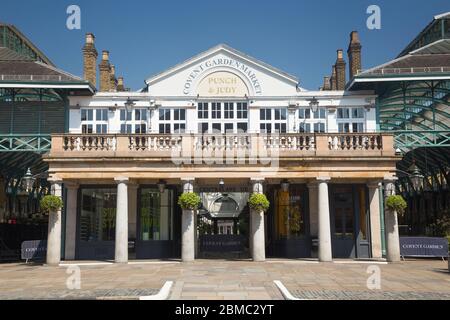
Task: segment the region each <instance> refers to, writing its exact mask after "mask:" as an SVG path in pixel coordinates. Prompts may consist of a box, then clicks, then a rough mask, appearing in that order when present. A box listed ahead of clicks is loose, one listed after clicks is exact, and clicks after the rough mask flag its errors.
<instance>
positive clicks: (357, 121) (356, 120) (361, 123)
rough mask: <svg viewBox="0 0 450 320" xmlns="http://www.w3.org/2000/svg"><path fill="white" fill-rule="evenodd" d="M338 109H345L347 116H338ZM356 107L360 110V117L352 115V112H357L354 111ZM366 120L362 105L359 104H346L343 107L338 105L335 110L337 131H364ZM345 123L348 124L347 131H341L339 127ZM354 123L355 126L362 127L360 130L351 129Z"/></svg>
mask: <svg viewBox="0 0 450 320" xmlns="http://www.w3.org/2000/svg"><path fill="white" fill-rule="evenodd" d="M340 109H347V110H348V117H345V118H338V115H339V110H340ZM358 109H359V110H360V112H361V115H362V117H353V113H354V112H358V111H356V110H358ZM366 121H367V116H366V112H365V109H364V107H361V106H357V107H347V106H345V107H338V108H337V110H336V125H337V129H338V132H339V133H356V132H358V133H359V132H366V130H367V125H366ZM346 124H348V128H349V130H348V132H345V131H343V129H341V128H342V127H344V126H345V125H346ZM355 125H356V126H357V127H359V129H362V130H359V129H357V130H356V131H355V130H353V126H355ZM361 127H362V128H361Z"/></svg>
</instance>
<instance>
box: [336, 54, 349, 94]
mask: <svg viewBox="0 0 450 320" xmlns="http://www.w3.org/2000/svg"><path fill="white" fill-rule="evenodd" d="M335 66H336V67H335V68H336V89H337V90H345V84H346V81H345V60H344V54H343V51H342V49H338V50H337V59H336V64H335Z"/></svg>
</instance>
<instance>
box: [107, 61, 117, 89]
mask: <svg viewBox="0 0 450 320" xmlns="http://www.w3.org/2000/svg"><path fill="white" fill-rule="evenodd" d="M109 76H110V82H111V83H110V86H109V90H110V91H116V90H117V79H116V67H115V66H114V65H113V64H112V65H111V69H110V72H109Z"/></svg>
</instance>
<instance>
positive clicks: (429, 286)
mask: <svg viewBox="0 0 450 320" xmlns="http://www.w3.org/2000/svg"><path fill="white" fill-rule="evenodd" d="M372 265H375V266H376V267H378V268H379V271H380V275H381V283H380V285H381V288H380V290H369V289H368V288H367V279H368V277H369V276H370V275H371V273H368V269H367V268H368V267H369V266H372ZM80 269H81V289H80V290H68V289H67V287H66V281H67V279H68V277H70V275H71V274H70V273H66V271H67V268H66V267H49V266H45V265H34V264H28V265H26V264H23V263H12V264H0V299H59V298H61V299H94V298H97V299H99V298H100V299H108V298H116V299H137V296H138V295H152V294H155V293H156V292H157V291H158V290H159V289H160V288H161V287H162V286H163V284H164V283H165V282H166V281H169V280H170V281H173V282H174V285H173V287H172V290H171V293H170V297H169V298H170V299H177V300H178V299H180V300H184V299H189V300H196V299H201V300H206V299H214V300H224V299H225V300H241V299H244V300H247V299H250V300H267V299H284V298H283V296H282V295H281V293H280V291H279V289H278V288H277V287H276V286H275V285H274V283H273V280H280V281H282V283H283V284H284V285H285V286H286V287H287V289H288V290H289V291H290V292H291V293H292V294H293V295H294V296H297V297H298V298H302V299H450V274H449V273H448V271H447V262H444V261H439V260H417V261H406V262H401V263H397V264H375V263H354V262H353V261H349V260H347V261H336V262H335V263H318V262H316V261H311V260H268V261H266V262H252V261H248V260H240V261H227V260H220V259H214V260H206V259H205V260H196V261H195V262H192V263H180V262H178V261H168V262H161V261H145V262H143V263H141V262H139V261H135V262H133V263H132V264H100V265H81V266H80Z"/></svg>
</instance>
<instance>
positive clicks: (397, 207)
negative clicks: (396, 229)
mask: <svg viewBox="0 0 450 320" xmlns="http://www.w3.org/2000/svg"><path fill="white" fill-rule="evenodd" d="M386 207H387V208H388V209H390V210H391V211H393V212H396V213H397V214H398V215H399V216H403V215H404V213H405V209H406V207H407V204H406V201H405V199H403V197H402V196H400V195H391V196H389V197H387V199H386Z"/></svg>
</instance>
